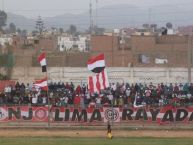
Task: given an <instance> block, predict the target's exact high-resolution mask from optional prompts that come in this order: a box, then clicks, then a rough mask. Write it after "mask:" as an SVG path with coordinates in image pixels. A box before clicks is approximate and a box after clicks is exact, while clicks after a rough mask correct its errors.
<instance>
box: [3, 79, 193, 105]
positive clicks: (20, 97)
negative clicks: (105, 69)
mask: <svg viewBox="0 0 193 145" xmlns="http://www.w3.org/2000/svg"><path fill="white" fill-rule="evenodd" d="M48 87H49V91H48V92H47V91H43V90H41V89H39V88H36V87H34V86H33V85H32V84H26V85H25V84H24V83H19V82H17V83H16V84H15V86H7V87H5V89H4V91H2V92H0V105H5V104H6V105H34V106H42V105H47V104H48V103H50V104H51V105H52V106H64V107H72V106H74V107H81V108H85V107H102V106H118V107H127V106H133V104H134V103H136V105H141V104H143V105H146V106H164V105H168V104H172V105H175V106H184V105H191V104H193V84H192V83H190V84H189V83H186V84H182V83H178V84H177V83H176V84H172V83H170V84H168V85H167V84H163V83H160V84H152V83H150V84H142V83H136V84H129V83H111V84H110V87H109V88H107V89H105V90H102V91H101V92H100V93H90V92H89V91H88V90H87V85H86V84H81V85H78V86H75V85H74V84H73V83H63V82H57V83H52V82H51V83H49V86H48ZM48 96H49V100H48Z"/></svg>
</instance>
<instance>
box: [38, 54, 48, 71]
mask: <svg viewBox="0 0 193 145" xmlns="http://www.w3.org/2000/svg"><path fill="white" fill-rule="evenodd" d="M38 61H39V63H40V65H41V67H42V72H47V68H46V65H47V64H46V53H45V52H43V53H42V54H40V56H39V57H38Z"/></svg>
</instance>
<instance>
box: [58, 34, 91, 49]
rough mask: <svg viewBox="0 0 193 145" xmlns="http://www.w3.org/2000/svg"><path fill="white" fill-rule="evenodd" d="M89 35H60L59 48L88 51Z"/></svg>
mask: <svg viewBox="0 0 193 145" xmlns="http://www.w3.org/2000/svg"><path fill="white" fill-rule="evenodd" d="M87 40H88V39H87V37H85V36H77V37H72V36H59V37H58V48H59V50H60V51H69V50H79V51H87V50H88V45H87Z"/></svg>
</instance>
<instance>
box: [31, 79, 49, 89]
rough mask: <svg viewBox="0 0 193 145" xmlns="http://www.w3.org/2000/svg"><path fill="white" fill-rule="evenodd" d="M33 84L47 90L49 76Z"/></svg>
mask: <svg viewBox="0 0 193 145" xmlns="http://www.w3.org/2000/svg"><path fill="white" fill-rule="evenodd" d="M33 86H36V87H39V88H41V89H42V90H45V91H47V90H48V79H47V77H46V78H44V79H41V80H38V81H36V82H35V83H34V84H33Z"/></svg>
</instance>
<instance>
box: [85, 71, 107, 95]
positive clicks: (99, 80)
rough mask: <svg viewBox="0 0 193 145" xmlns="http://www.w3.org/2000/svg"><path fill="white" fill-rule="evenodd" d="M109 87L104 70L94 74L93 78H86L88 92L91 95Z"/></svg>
mask: <svg viewBox="0 0 193 145" xmlns="http://www.w3.org/2000/svg"><path fill="white" fill-rule="evenodd" d="M108 87H109V80H108V76H107V72H106V69H104V70H103V71H102V72H100V73H98V74H96V75H95V76H89V77H88V90H89V91H90V92H91V93H94V92H98V93H100V91H101V90H103V89H106V88H108Z"/></svg>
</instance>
